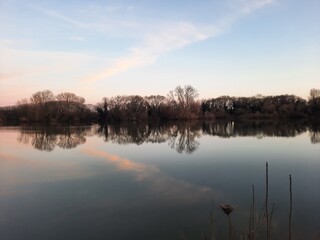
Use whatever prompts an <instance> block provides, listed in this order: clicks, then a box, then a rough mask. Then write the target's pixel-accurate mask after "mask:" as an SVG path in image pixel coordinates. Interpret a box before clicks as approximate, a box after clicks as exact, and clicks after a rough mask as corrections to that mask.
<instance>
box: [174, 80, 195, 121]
mask: <svg viewBox="0 0 320 240" xmlns="http://www.w3.org/2000/svg"><path fill="white" fill-rule="evenodd" d="M198 96H199V94H198V91H197V90H196V89H195V88H194V87H192V86H190V85H186V86H184V87H183V88H182V87H181V86H177V87H176V88H175V89H174V91H170V92H169V94H168V98H169V102H170V104H171V105H172V107H173V108H175V110H177V112H178V118H185V119H188V120H189V119H190V118H191V117H193V118H194V117H195V116H192V108H191V106H192V105H193V104H194V103H195V100H196V98H197V97H198ZM199 108H200V106H199Z"/></svg>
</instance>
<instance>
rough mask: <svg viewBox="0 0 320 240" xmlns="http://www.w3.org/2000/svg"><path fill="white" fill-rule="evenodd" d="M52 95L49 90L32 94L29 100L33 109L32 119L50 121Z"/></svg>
mask: <svg viewBox="0 0 320 240" xmlns="http://www.w3.org/2000/svg"><path fill="white" fill-rule="evenodd" d="M53 102H54V95H53V93H52V92H51V91H49V90H44V91H41V92H36V93H34V94H33V95H32V96H31V98H30V103H31V105H32V107H33V113H34V114H33V117H34V118H35V120H36V121H50V112H52V110H53V109H52V107H53V106H52V105H53V104H52V103H53Z"/></svg>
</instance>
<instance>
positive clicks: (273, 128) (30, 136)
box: [18, 121, 320, 154]
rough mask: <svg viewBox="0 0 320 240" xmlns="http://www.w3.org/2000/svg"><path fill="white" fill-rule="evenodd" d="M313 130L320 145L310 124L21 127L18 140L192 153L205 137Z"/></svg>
mask: <svg viewBox="0 0 320 240" xmlns="http://www.w3.org/2000/svg"><path fill="white" fill-rule="evenodd" d="M306 131H309V136H310V141H311V143H313V144H319V143H320V130H319V127H318V124H315V123H313V124H309V123H308V122H304V121H299V122H290V121H288V122H285V123H284V122H274V121H263V122H255V121H243V122H225V121H223V122H200V121H194V122H180V123H177V122H171V123H165V124H164V123H158V124H122V125H120V124H114V125H106V126H94V127H68V128H61V127H60V128H39V127H38V128H30V127H23V128H21V131H20V135H19V137H18V141H19V142H20V143H25V144H32V146H33V147H34V148H36V149H38V150H41V151H52V150H54V149H55V147H56V146H58V147H60V148H63V149H71V148H75V147H77V146H78V145H80V144H83V143H85V142H86V137H87V136H93V135H99V136H100V137H103V139H104V141H106V142H109V141H110V142H112V143H116V144H120V145H126V144H137V145H141V144H143V143H164V142H167V143H168V145H169V147H170V148H171V149H174V150H176V151H177V152H178V153H185V154H191V153H193V152H194V151H196V150H197V149H198V148H199V145H200V143H199V141H198V140H197V139H199V138H201V137H202V136H204V135H210V136H218V137H222V138H231V137H242V136H253V137H256V138H258V139H261V138H264V137H295V136H298V135H300V134H302V133H304V132H306Z"/></svg>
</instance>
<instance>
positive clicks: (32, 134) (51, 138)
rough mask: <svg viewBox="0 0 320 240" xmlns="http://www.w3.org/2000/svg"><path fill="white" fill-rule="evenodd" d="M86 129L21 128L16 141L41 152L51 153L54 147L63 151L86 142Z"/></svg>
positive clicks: (87, 131) (88, 132)
mask: <svg viewBox="0 0 320 240" xmlns="http://www.w3.org/2000/svg"><path fill="white" fill-rule="evenodd" d="M90 132H91V129H90V128H88V127H63V128H44V127H38V128H30V127H23V128H21V131H20V134H19V136H18V141H19V142H20V143H24V144H31V145H32V146H33V147H34V148H35V149H38V150H41V151H48V152H50V151H52V150H54V149H55V147H56V146H58V147H60V148H63V149H71V148H75V147H77V146H78V145H80V144H83V143H85V142H86V138H85V137H86V135H88V134H90Z"/></svg>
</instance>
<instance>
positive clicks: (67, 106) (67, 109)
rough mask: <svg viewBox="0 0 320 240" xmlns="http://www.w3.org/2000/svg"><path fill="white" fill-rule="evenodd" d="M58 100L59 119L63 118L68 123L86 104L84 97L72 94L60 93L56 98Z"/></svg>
mask: <svg viewBox="0 0 320 240" xmlns="http://www.w3.org/2000/svg"><path fill="white" fill-rule="evenodd" d="M56 100H57V102H58V103H59V104H58V110H59V114H60V116H59V117H62V118H64V119H65V120H68V121H69V120H70V119H71V117H72V115H74V114H75V113H76V112H79V110H81V108H82V107H83V104H84V102H85V99H84V98H83V97H79V96H77V95H75V94H74V93H70V92H63V93H59V94H58V95H57V96H56Z"/></svg>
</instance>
